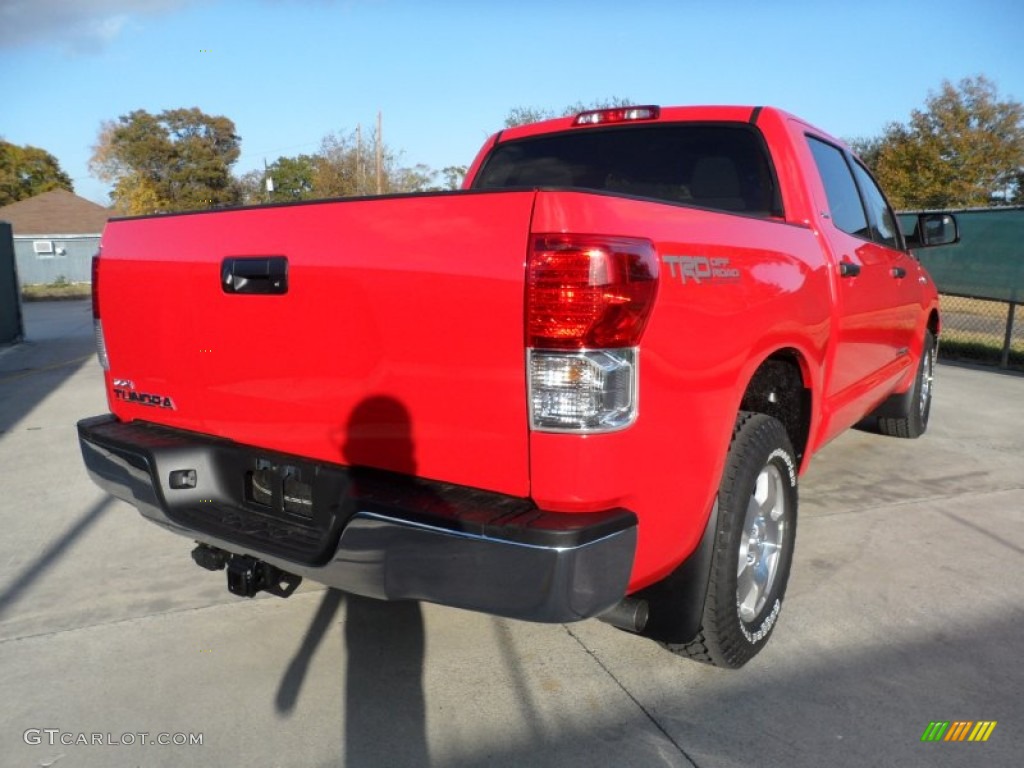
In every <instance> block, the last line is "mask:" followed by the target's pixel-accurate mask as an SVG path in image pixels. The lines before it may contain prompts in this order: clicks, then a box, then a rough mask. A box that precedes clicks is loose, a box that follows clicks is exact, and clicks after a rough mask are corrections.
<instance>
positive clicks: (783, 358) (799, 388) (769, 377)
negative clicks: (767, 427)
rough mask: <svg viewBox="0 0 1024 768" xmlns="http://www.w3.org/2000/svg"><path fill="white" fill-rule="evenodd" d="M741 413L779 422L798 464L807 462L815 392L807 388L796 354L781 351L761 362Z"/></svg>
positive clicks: (742, 405) (748, 387) (750, 384)
mask: <svg viewBox="0 0 1024 768" xmlns="http://www.w3.org/2000/svg"><path fill="white" fill-rule="evenodd" d="M740 410H742V411H750V412H752V413H763V414H765V415H767V416H771V417H772V418H774V419H778V420H779V421H780V422H781V423H782V426H783V427H785V429H786V433H787V434H788V436H789V441H790V443H792V444H793V450H794V451H795V452H796V459H797V461H798V462H802V461H803V457H804V451H805V449H806V448H807V436H808V434H809V432H810V427H811V390H810V389H808V388H807V387H806V386H804V377H803V374H802V373H801V370H800V363H799V361H798V358H797V355H796V353H795V352H779V353H776V354H775V355H772V356H771V357H770V358H768V359H767V360H765V361H764V362H763V363H761V367H760V368H758V369H757V371H756V372H755V373H754V376H753V378H751V380H750V383H749V384H748V385H747V390H746V392H744V393H743V401H742V402H741V403H740Z"/></svg>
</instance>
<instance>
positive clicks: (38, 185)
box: [0, 139, 75, 205]
mask: <svg viewBox="0 0 1024 768" xmlns="http://www.w3.org/2000/svg"><path fill="white" fill-rule="evenodd" d="M53 189H66V190H67V191H68V192H74V191H75V189H74V187H73V186H72V184H71V178H70V177H69V176H68V175H67V174H66V173H64V171H63V170H61V167H60V163H59V162H57V158H55V157H54V156H53V155H51V154H50V153H49V152H47V151H46V150H45V149H39V148H38V147H32V146H28V145H26V146H24V147H21V146H18V145H17V144H11V143H10V142H7V141H4V140H3V139H0V205H9V204H11V203H16V202H18V201H19V200H24V199H26V198H29V197H35V196H36V195H38V194H42V193H43V192H49V191H50V190H53Z"/></svg>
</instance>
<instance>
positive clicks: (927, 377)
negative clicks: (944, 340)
mask: <svg viewBox="0 0 1024 768" xmlns="http://www.w3.org/2000/svg"><path fill="white" fill-rule="evenodd" d="M934 380H935V345H934V344H933V345H930V346H929V347H928V348H926V349H925V351H924V362H923V364H922V365H921V396H920V397H919V398H918V402H917V407H918V409H919V412H920V415H921V421H922V422H926V421H927V420H928V408H929V406H930V405H931V402H932V382H933V381H934Z"/></svg>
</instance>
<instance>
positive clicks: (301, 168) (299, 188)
mask: <svg viewBox="0 0 1024 768" xmlns="http://www.w3.org/2000/svg"><path fill="white" fill-rule="evenodd" d="M316 163H317V158H316V156H315V155H297V156H296V157H279V158H277V160H275V161H274V162H273V163H271V164H270V165H268V166H267V170H266V176H267V177H269V178H271V179H273V181H274V185H273V186H274V190H273V191H272V192H271V191H269V190H268V191H267V199H268V200H272V201H274V202H285V201H293V200H309V199H310V198H312V197H313V195H314V191H313V177H314V174H315V173H316ZM264 189H265V187H264Z"/></svg>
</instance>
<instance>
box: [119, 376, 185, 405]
mask: <svg viewBox="0 0 1024 768" xmlns="http://www.w3.org/2000/svg"><path fill="white" fill-rule="evenodd" d="M112 390H113V392H114V399H115V400H123V401H124V402H126V403H138V404H139V405H148V406H151V407H153V408H170V409H171V410H174V401H172V400H171V398H169V397H167V396H166V395H157V394H154V393H152V392H136V391H135V384H134V383H133V382H132V381H131V379H114V386H113V387H112Z"/></svg>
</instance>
